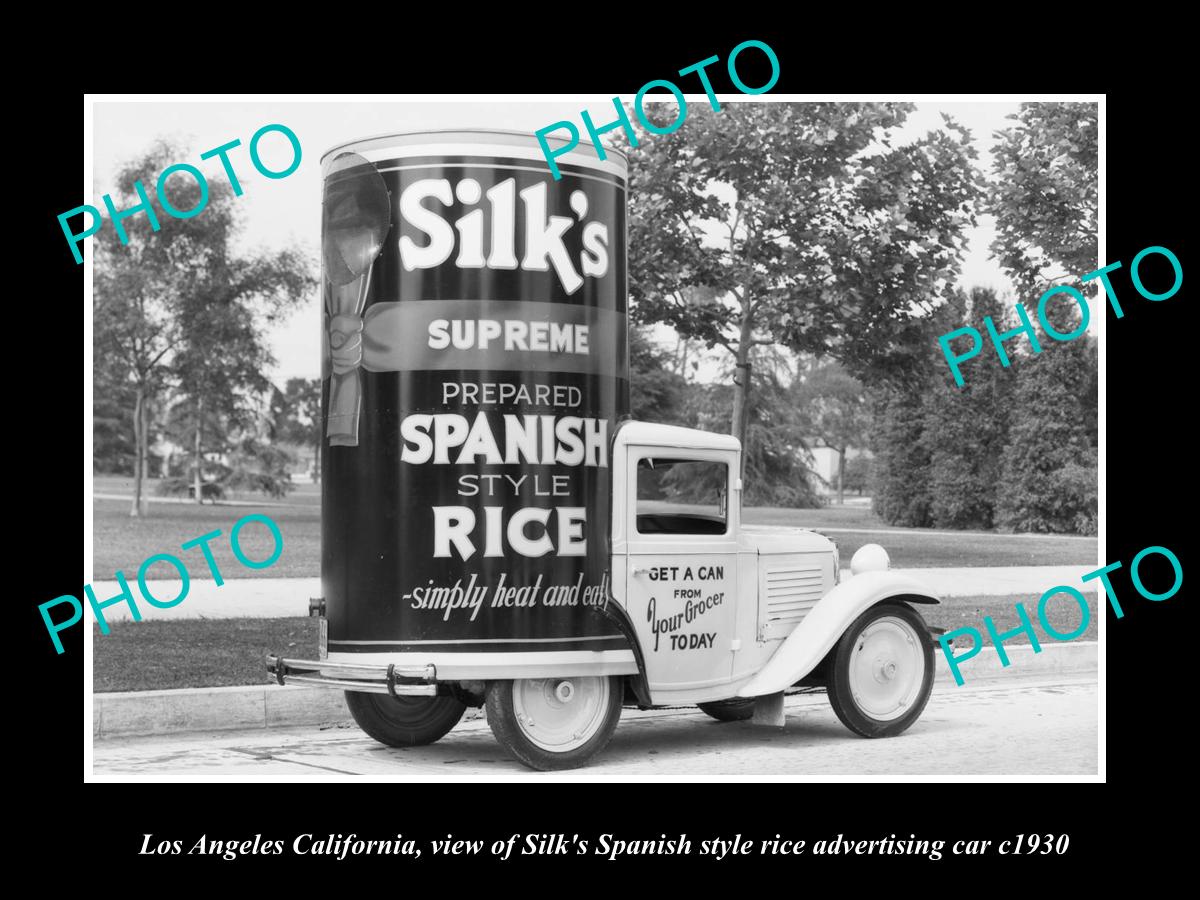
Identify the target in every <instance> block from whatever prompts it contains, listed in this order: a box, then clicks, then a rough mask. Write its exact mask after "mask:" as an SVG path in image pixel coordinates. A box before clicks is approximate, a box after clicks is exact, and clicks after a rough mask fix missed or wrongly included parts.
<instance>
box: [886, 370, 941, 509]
mask: <svg viewBox="0 0 1200 900" xmlns="http://www.w3.org/2000/svg"><path fill="white" fill-rule="evenodd" d="M873 401H874V402H873V410H874V414H873V419H874V425H873V426H872V428H871V439H872V450H874V453H875V460H874V476H875V477H874V494H873V495H872V506H873V507H874V509H875V512H876V513H878V514H879V517H880V518H881V519H883V521H885V522H887V523H888V524H889V525H904V526H907V527H910V528H923V527H926V526H928V525H929V524H930V505H931V503H932V498H931V497H930V491H929V472H930V454H929V447H928V444H927V443H926V441H925V440H924V434H925V429H924V423H923V421H922V418H923V417H922V412H923V398H922V395H921V393H920V392H919V391H915V390H911V389H908V388H907V386H905V385H902V384H900V383H897V382H885V383H883V384H881V385H880V386H879V387H878V388H877V390H876V392H875V395H874V397H873Z"/></svg>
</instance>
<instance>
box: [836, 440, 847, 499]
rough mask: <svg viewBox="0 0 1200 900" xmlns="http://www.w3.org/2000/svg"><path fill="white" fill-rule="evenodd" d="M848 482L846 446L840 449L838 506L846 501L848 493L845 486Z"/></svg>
mask: <svg viewBox="0 0 1200 900" xmlns="http://www.w3.org/2000/svg"><path fill="white" fill-rule="evenodd" d="M845 483H846V448H845V447H842V448H841V449H840V450H838V495H837V497H838V506H843V505H845V503H846V493H845V491H844V490H843V486H844V485H845Z"/></svg>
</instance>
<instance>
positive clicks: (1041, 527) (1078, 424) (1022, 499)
mask: <svg viewBox="0 0 1200 900" xmlns="http://www.w3.org/2000/svg"><path fill="white" fill-rule="evenodd" d="M1048 311H1049V314H1050V319H1051V324H1053V325H1054V327H1055V328H1056V329H1057V330H1059V331H1070V330H1071V329H1072V328H1074V327H1075V326H1076V325H1077V324H1078V320H1076V321H1074V322H1072V321H1071V320H1070V315H1071V313H1070V311H1069V309H1064V307H1062V306H1061V305H1053V306H1050V307H1048ZM1020 366H1021V370H1020V374H1019V377H1018V379H1017V381H1016V387H1015V390H1014V391H1013V394H1012V409H1013V411H1014V413H1013V421H1012V424H1011V426H1010V427H1009V429H1008V434H1007V436H1006V442H1005V447H1004V450H1003V457H1002V458H1003V466H1002V470H1001V477H1000V480H999V488H998V496H997V501H996V520H997V524H998V525H999V526H1001V527H1002V528H1007V529H1012V530H1014V531H1034V532H1074V533H1079V534H1095V533H1096V530H1097V500H1098V479H1097V475H1098V471H1097V456H1096V448H1095V446H1094V445H1093V444H1092V442H1091V440H1090V439H1089V437H1090V430H1091V429H1090V428H1089V426H1088V423H1089V420H1094V419H1095V418H1096V407H1095V406H1094V405H1092V404H1093V402H1094V401H1093V400H1092V397H1091V390H1092V386H1093V383H1094V378H1095V376H1094V372H1095V368H1096V348H1095V345H1094V343H1093V342H1092V341H1091V340H1089V339H1086V338H1079V339H1077V340H1074V341H1071V342H1069V343H1064V344H1057V345H1055V346H1053V347H1049V348H1047V349H1045V350H1043V351H1042V352H1041V353H1039V354H1037V355H1029V356H1027V357H1025V358H1024V359H1022V361H1021V364H1020Z"/></svg>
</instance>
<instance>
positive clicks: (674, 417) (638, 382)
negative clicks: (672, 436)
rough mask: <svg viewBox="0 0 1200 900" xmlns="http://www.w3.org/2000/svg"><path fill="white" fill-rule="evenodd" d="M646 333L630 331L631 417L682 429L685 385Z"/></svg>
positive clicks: (686, 384) (634, 328)
mask: <svg viewBox="0 0 1200 900" xmlns="http://www.w3.org/2000/svg"><path fill="white" fill-rule="evenodd" d="M648 331H649V329H646V328H638V327H633V328H631V329H630V330H629V407H630V413H631V414H632V416H633V418H635V419H638V420H640V421H642V422H658V423H661V424H663V425H684V424H686V423H687V414H686V410H685V404H686V402H687V391H688V383H687V381H686V379H684V377H683V376H682V375H680V374H678V373H677V372H675V371H673V370H672V368H671V359H670V355H669V354H668V353H667V352H666V351H665V350H663V349H662V348H660V347H658V346H656V345H655V344H654V342H653V341H652V340H651V338H650V335H649V333H648Z"/></svg>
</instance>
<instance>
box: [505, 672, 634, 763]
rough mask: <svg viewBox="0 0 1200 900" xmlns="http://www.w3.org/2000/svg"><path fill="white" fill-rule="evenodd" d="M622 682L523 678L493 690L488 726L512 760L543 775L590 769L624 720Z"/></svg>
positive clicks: (598, 678)
mask: <svg viewBox="0 0 1200 900" xmlns="http://www.w3.org/2000/svg"><path fill="white" fill-rule="evenodd" d="M622 687H623V685H622V683H621V679H620V678H619V677H617V676H608V675H585V676H581V677H578V678H520V679H517V680H516V681H492V682H489V683H488V687H487V721H488V725H489V726H490V727H491V729H492V734H494V735H495V736H496V740H497V741H499V742H500V746H502V747H503V748H504V749H505V750H506V751H508V753H509V755H511V756H512V757H514V758H515V759H516V760H518V761H519V762H522V763H524V764H525V765H527V766H529V768H531V769H537V770H538V771H540V772H546V771H552V770H555V769H575V768H578V767H579V766H582V765H585V764H586V763H587V762H588V760H590V759H591V758H592V757H593V756H595V755H596V754H597V753H599V752H600V751H601V750H602V749H603V748H604V745H605V744H607V743H608V741H609V738H611V737H612V735H613V732H614V731H615V730H616V728H617V721H618V720H619V719H620V718H621V698H622V695H623V691H622Z"/></svg>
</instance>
